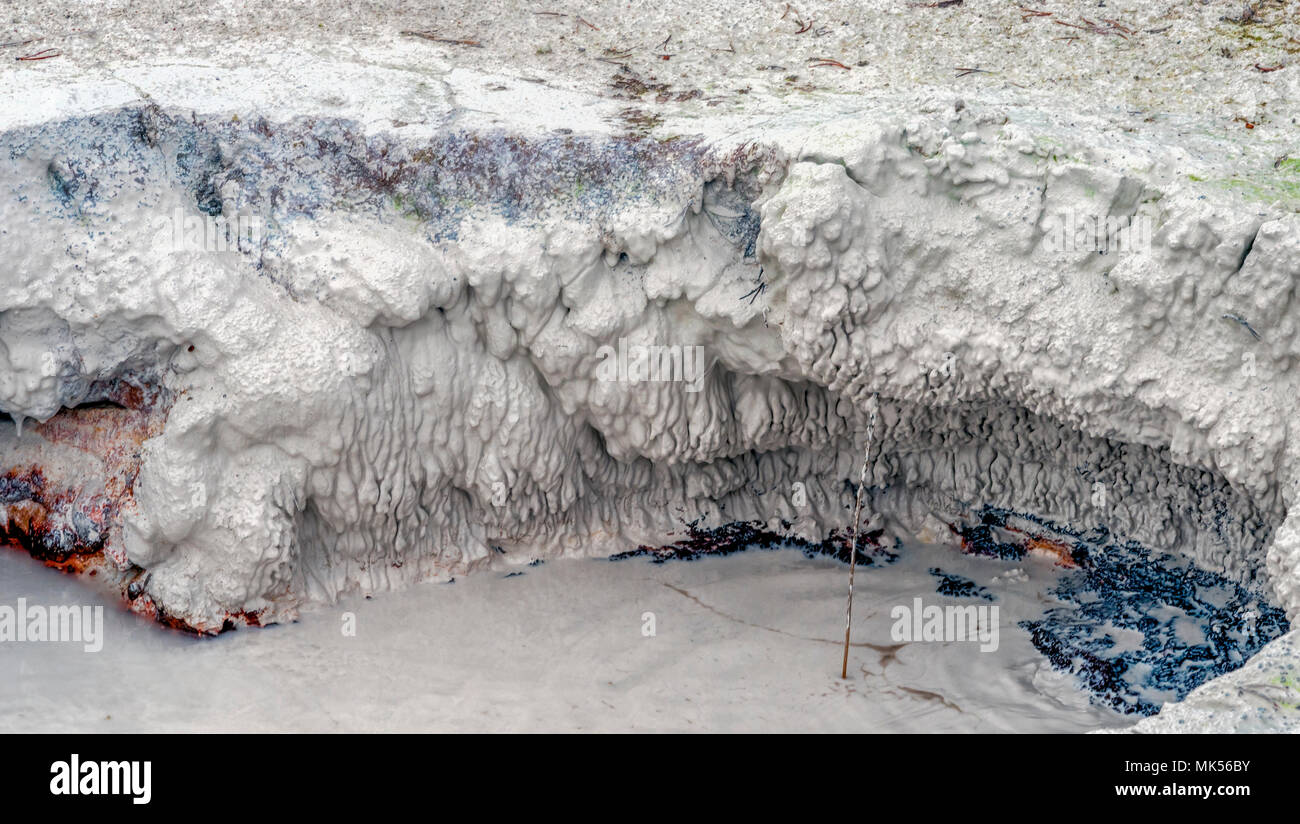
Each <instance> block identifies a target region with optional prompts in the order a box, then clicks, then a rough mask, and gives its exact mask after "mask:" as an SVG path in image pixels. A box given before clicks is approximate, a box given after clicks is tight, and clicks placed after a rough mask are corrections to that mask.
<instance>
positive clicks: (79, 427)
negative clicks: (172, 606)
mask: <svg viewBox="0 0 1300 824" xmlns="http://www.w3.org/2000/svg"><path fill="white" fill-rule="evenodd" d="M99 389H100V390H101V391H100V392H99V393H98V394H99V395H100V396H101V397H103V398H105V400H106V401H107V402H106V403H96V404H88V405H84V406H78V407H74V408H65V409H63V410H61V411H60V412H58V413H57V414H55V415H54V416H53V417H52V418H50V419H49V420H47V421H45V422H43V423H39V424H35V425H29V426H28V427H25V428H24V431H23V436H22V439H21V440H19V441H18V443H17V452H18V454H16V455H13V456H11V457H10V458H9V459H7V460H6V463H8V464H9V465H8V466H5V465H0V472H3V474H0V544H4V545H5V546H8V547H11V548H13V549H17V550H21V551H23V552H26V553H27V554H28V555H30V556H31V557H33V558H35V559H36V560H38V561H40V562H41V563H43V564H44V565H45V566H48V567H51V568H53V569H58V570H60V571H61V572H65V573H68V574H72V575H83V576H85V577H88V578H92V577H93V578H96V579H97V582H99V583H100V585H101V586H103V587H107V588H109V589H110V590H112V591H115V592H116V593H117V595H118V596H119V597H121V599H122V602H123V604H124V605H125V606H126V607H127V608H129V609H130V610H131V611H132V612H135V613H137V614H139V615H143V616H145V617H148V618H152V619H153V620H156V621H158V622H159V623H161V624H163V625H165V626H168V627H171V628H173V629H178V630H182V631H185V632H190V633H197V634H203V635H208V634H216V633H218V632H222V631H223V630H227V629H233V628H235V627H238V626H260V625H261V623H262V622H261V619H260V616H259V615H258V614H257V613H247V612H241V613H238V614H232V615H229V616H226V617H225V619H224V620H223V621H222V623H221V624H220V625H218V626H207V625H203V626H193V625H191V624H189V623H186V622H185V621H183V620H180V619H178V618H175V617H173V616H170V615H168V614H167V613H166V612H165V611H164V610H162V609H161V608H159V607H158V606H157V605H156V604H155V603H154V601H153V599H152V598H151V597H150V596H149V595H148V594H147V593H146V592H145V585H146V584H147V582H148V573H147V572H146V571H145V570H143V569H141V568H140V567H138V566H136V565H135V564H133V563H131V562H130V560H128V559H127V557H126V553H125V550H124V549H123V547H122V539H121V517H122V515H123V514H124V513H126V512H128V511H130V509H131V508H132V507H133V506H134V505H135V501H134V497H133V495H134V488H135V480H136V477H137V476H138V474H139V472H140V465H141V462H142V456H143V454H144V452H143V447H144V443H145V441H147V440H149V439H150V438H153V437H156V436H157V435H159V434H161V432H162V430H163V427H164V426H165V425H166V422H167V415H168V413H169V412H170V410H171V405H172V401H173V398H172V397H171V395H170V393H168V392H167V391H166V390H164V389H162V388H161V387H157V386H154V385H150V384H143V385H142V384H139V383H135V382H131V381H128V380H125V379H119V380H116V381H113V382H112V383H111V384H108V385H105V386H103V387H99ZM56 447H71V448H73V449H76V450H78V451H80V452H83V453H86V454H88V455H91V456H93V457H94V459H96V460H97V462H98V465H99V467H100V471H99V472H98V473H90V474H89V475H88V474H87V473H86V472H85V471H84V464H83V465H82V471H67V469H66V468H64V467H61V466H60V465H59V464H60V462H61V459H60V457H59V453H60V452H62V450H61V449H56ZM63 454H64V455H66V454H67V453H66V452H63ZM62 460H63V461H66V458H65V459H62Z"/></svg>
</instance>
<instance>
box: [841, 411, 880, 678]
mask: <svg viewBox="0 0 1300 824" xmlns="http://www.w3.org/2000/svg"><path fill="white" fill-rule="evenodd" d="M879 408H880V393H879V392H873V393H872V394H871V420H870V421H868V423H867V445H866V448H864V449H863V450H862V469H861V471H860V472H859V473H858V494H857V499H856V502H855V503H854V505H853V537H852V538H851V539H850V542H849V600H848V604H847V605H846V606H845V608H844V664H843V666H841V667H840V678H848V677H849V634H850V632H851V630H852V628H853V573H854V572H856V571H857V568H858V525H859V524H860V523H861V522H862V491H863V490H864V489H866V487H867V463H868V462H869V461H870V460H871V438H872V436H874V435H875V431H876V410H877V409H879Z"/></svg>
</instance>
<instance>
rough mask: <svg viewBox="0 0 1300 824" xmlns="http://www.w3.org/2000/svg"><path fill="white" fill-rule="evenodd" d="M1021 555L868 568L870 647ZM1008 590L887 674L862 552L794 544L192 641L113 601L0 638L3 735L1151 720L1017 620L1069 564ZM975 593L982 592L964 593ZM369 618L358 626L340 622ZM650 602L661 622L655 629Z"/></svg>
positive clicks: (14, 590)
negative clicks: (988, 628) (993, 615)
mask: <svg viewBox="0 0 1300 824" xmlns="http://www.w3.org/2000/svg"><path fill="white" fill-rule="evenodd" d="M936 563H941V564H942V565H943V568H944V569H945V570H946V571H951V572H957V573H959V574H966V575H974V574H979V575H980V578H981V579H983V580H987V579H988V577H990V576H989V573H990V571H991V570H993V567H994V566H999V567H1001V566H1005V567H1006V568H1007V569H1013V568H1016V565H1014V564H1010V563H1004V562H1000V561H991V560H985V559H972V558H965V557H962V556H959V555H957V554H955V553H953V552H952V551H951V550H945V549H941V548H937V547H922V548H920V549H917V550H913V551H911V552H909V553H907V554H905V555H904V557H903V558H902V559H901V560H900V561H898V562H897V564H895V565H893V566H890V567H887V568H884V569H868V568H863V569H860V570H859V576H858V579H857V580H858V595H857V601H856V605H857V612H856V615H855V618H856V620H855V622H854V623H855V643H874V644H884V645H888V644H891V643H892V641H891V640H890V638H889V630H890V625H891V623H892V622H891V621H890V620H889V618H888V611H889V607H890V606H892V605H894V604H900V603H902V604H910V603H911V601H912V597H913V595H921V596H922V597H923V598H924V599H925V603H926V604H930V603H939V604H942V603H959V602H957V601H952V600H948V599H944V598H942V597H941V596H938V595H935V594H934V587H935V584H936V579H934V578H933V577H931V576H929V575H928V574H927V573H926V569H927V568H928V567H929V566H930V565H933V564H936ZM1021 568H1023V569H1024V570H1025V571H1026V572H1027V573H1028V574H1029V580H1028V581H1027V582H1020V583H1016V584H1005V585H1002V586H999V585H996V584H995V585H993V586H992V587H991V589H992V590H993V591H994V592H996V593H998V594H999V603H1000V605H1001V607H1002V610H1001V614H1000V619H1001V630H1000V638H999V641H1000V643H999V647H998V649H997V651H996V652H990V653H980V652H979V651H978V650H977V647H976V646H975V645H973V644H935V643H931V644H925V643H916V644H911V645H909V646H907V647H904V648H903V649H901V650H899V651H898V653H897V656H896V658H895V660H893V661H892V662H890V663H888V665H887V666H886V667H884V668H882V654H881V653H880V652H877V651H874V650H872V649H870V648H867V647H863V646H856V647H854V649H853V651H852V657H851V659H850V660H851V676H852V677H851V678H850V679H849V680H848V681H841V680H840V678H839V677H838V676H839V667H840V647H839V646H838V642H837V640H836V638H837V636H839V635H840V633H841V632H842V627H843V609H844V592H845V579H846V575H845V572H846V570H845V567H844V566H842V565H840V564H837V563H834V562H831V561H827V560H809V559H806V558H804V557H803V556H802V555H801V554H800V553H798V552H795V551H789V550H785V551H777V552H757V551H755V552H748V553H742V554H739V555H733V556H730V557H728V558H713V559H705V560H701V561H696V562H691V563H684V562H675V563H668V564H664V565H654V564H651V563H649V562H648V561H646V560H644V559H632V560H629V561H623V562H619V563H611V562H608V561H602V560H586V561H578V560H565V561H556V562H551V563H548V564H545V565H542V566H538V567H531V568H523V569H522V571H524V572H525V573H526V574H525V575H522V576H516V577H511V578H506V577H504V573H502V572H498V571H491V572H486V573H483V574H478V575H471V576H468V577H466V578H461V579H459V580H457V581H456V583H454V584H427V585H423V586H417V587H413V588H411V589H408V590H406V591H403V592H398V593H387V594H385V595H384V596H383V597H382V598H376V599H374V600H369V601H367V600H364V599H356V600H351V601H345V602H343V603H340V604H339V605H337V606H336V607H328V608H319V609H316V610H312V611H308V612H306V613H304V615H303V618H302V620H301V621H300V622H299V623H298V624H296V625H290V626H280V627H273V628H269V629H264V630H254V631H239V632H235V633H227V634H226V635H223V636H220V637H217V638H209V639H195V638H191V637H188V636H184V635H181V634H179V633H174V632H168V631H162V630H160V629H159V628H158V627H157V626H155V625H153V624H151V623H149V622H147V621H144V620H142V619H140V618H138V617H135V616H132V615H129V614H127V613H125V612H123V611H121V610H120V609H118V608H115V607H113V606H111V602H110V605H108V606H106V609H105V625H106V630H105V636H106V639H105V644H104V649H103V650H102V651H101V652H99V653H93V654H92V653H86V652H83V651H81V648H80V646H77V645H64V644H31V643H15V644H6V645H5V646H4V648H3V649H0V730H4V731H6V732H8V731H60V732H84V731H92V732H137V731H271V730H275V731H336V732H341V731H375V730H377V731H403V730H413V731H414V730H444V731H483V730H491V731H507V730H510V731H566V730H589V731H618V730H676V731H706V730H708V731H748V730H756V731H801V730H807V731H835V732H843V731H864V732H887V731H888V732H894V731H897V732H902V731H924V732H938V731H1040V732H1041V731H1059V732H1081V731H1088V730H1093V729H1098V728H1105V727H1114V726H1123V725H1127V724H1129V723H1131V722H1132V721H1133V720H1134V719H1132V718H1125V717H1124V716H1120V715H1118V714H1116V713H1114V712H1112V711H1110V710H1108V709H1104V708H1100V707H1097V706H1094V705H1092V704H1090V703H1089V701H1088V699H1087V698H1086V696H1085V695H1084V694H1083V693H1081V692H1079V691H1078V690H1077V689H1076V687H1075V685H1074V682H1073V680H1072V679H1071V678H1070V677H1068V676H1062V675H1059V674H1057V673H1055V672H1054V671H1053V670H1052V669H1051V668H1050V667H1049V666H1048V665H1047V663H1046V661H1045V660H1044V659H1043V658H1042V657H1041V656H1040V655H1039V654H1038V653H1037V652H1036V651H1035V650H1034V649H1033V647H1032V646H1031V645H1030V643H1029V639H1028V636H1027V635H1026V634H1025V633H1024V632H1023V631H1021V630H1019V629H1018V628H1016V626H1015V623H1016V621H1018V620H1020V619H1022V618H1025V617H1031V616H1033V615H1037V614H1038V613H1039V612H1040V611H1041V610H1042V609H1043V608H1045V605H1044V602H1043V601H1042V600H1040V597H1039V593H1041V592H1042V591H1043V590H1045V589H1046V588H1047V587H1048V586H1049V585H1050V583H1051V582H1052V581H1053V580H1055V578H1056V571H1055V570H1054V568H1053V567H1051V566H1049V565H1047V564H1046V563H1045V562H1038V561H1033V562H1030V563H1026V564H1024V565H1022V566H1021ZM0 582H2V583H0V603H7V604H10V605H13V604H14V602H15V601H16V599H17V598H18V597H19V596H23V597H26V598H27V599H28V603H31V604H38V603H43V604H94V603H101V602H102V601H101V598H100V596H99V595H98V594H97V593H96V592H95V591H94V590H93V589H91V588H90V587H88V586H87V585H86V584H85V583H83V582H82V581H81V580H79V579H76V578H72V577H68V576H62V575H54V574H51V572H50V570H47V569H44V568H41V567H40V566H39V565H38V564H36V563H35V562H33V561H31V560H29V559H27V558H26V557H25V556H22V555H20V554H19V553H14V552H6V553H2V554H0ZM961 603H972V602H971V601H965V602H961ZM348 611H351V612H354V613H355V616H356V627H357V634H356V636H355V637H345V636H344V635H343V633H342V629H341V628H342V625H343V619H342V616H343V613H344V612H348ZM647 611H649V612H653V613H655V617H656V634H655V635H654V636H653V637H644V636H643V635H642V625H643V622H642V614H643V613H645V612H647Z"/></svg>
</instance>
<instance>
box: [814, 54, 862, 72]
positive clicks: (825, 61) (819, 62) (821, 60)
mask: <svg viewBox="0 0 1300 824" xmlns="http://www.w3.org/2000/svg"><path fill="white" fill-rule="evenodd" d="M808 63H809V64H810V65H809V66H808V68H810V69H817V68H821V67H823V66H834V67H835V68H837V69H844V71H846V72H848V71H853V70H852V69H850V68H849V67H848V66H846V65H844V64H843V63H841V62H840V61H838V60H832V59H830V58H829V57H810V58H808Z"/></svg>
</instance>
